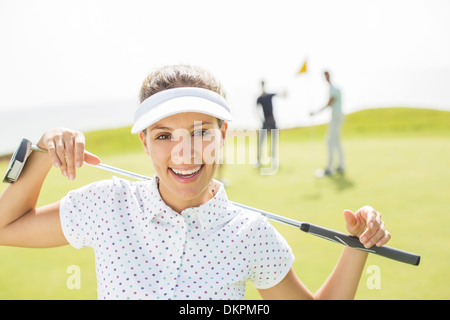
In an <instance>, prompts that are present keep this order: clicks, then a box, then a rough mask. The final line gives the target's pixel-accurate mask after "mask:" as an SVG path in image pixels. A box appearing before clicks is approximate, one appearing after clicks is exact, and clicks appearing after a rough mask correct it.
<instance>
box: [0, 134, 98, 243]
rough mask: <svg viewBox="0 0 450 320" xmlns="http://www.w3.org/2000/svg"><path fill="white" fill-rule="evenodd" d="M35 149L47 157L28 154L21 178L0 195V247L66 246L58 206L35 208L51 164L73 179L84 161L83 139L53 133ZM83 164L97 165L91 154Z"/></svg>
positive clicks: (40, 154) (35, 153) (77, 136)
mask: <svg viewBox="0 0 450 320" xmlns="http://www.w3.org/2000/svg"><path fill="white" fill-rule="evenodd" d="M38 145H39V146H40V147H42V148H44V149H48V154H47V153H40V152H33V153H31V155H30V156H29V158H28V160H27V163H26V165H25V167H24V169H23V171H22V173H21V175H20V178H19V179H18V180H17V181H16V182H15V183H14V184H8V185H7V186H6V188H5V190H4V191H3V193H2V194H1V195H0V245H10V246H23V247H53V246H59V245H63V244H66V243H67V241H66V240H65V237H64V235H63V232H62V229H61V225H60V221H59V202H57V203H54V204H51V205H48V206H44V207H42V208H38V209H36V204H37V201H38V199H39V194H40V191H41V188H42V184H43V183H44V180H45V178H46V176H47V174H48V172H49V170H50V169H51V167H52V164H54V165H55V166H56V167H59V168H60V169H61V172H62V173H63V174H64V175H65V176H67V177H69V178H71V179H73V178H75V168H76V167H79V166H81V164H82V160H83V155H84V136H83V135H82V133H80V132H76V131H71V130H68V129H53V130H50V131H47V132H46V133H45V134H44V135H43V137H42V138H41V140H40V141H39V143H38ZM80 154H81V156H80ZM84 160H85V161H88V162H90V163H93V164H96V163H98V162H100V160H99V159H98V158H97V157H95V156H93V155H90V154H89V155H87V156H85V157H84Z"/></svg>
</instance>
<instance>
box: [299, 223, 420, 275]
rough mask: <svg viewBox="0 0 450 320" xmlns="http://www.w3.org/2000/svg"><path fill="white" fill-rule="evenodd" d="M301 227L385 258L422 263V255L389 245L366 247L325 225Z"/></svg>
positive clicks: (314, 233)
mask: <svg viewBox="0 0 450 320" xmlns="http://www.w3.org/2000/svg"><path fill="white" fill-rule="evenodd" d="M300 229H301V230H302V231H304V232H307V233H310V234H313V235H315V236H318V237H321V238H324V239H327V240H330V241H333V242H336V243H340V244H343V245H345V246H349V247H352V248H356V249H360V250H363V251H367V252H370V253H374V254H377V255H380V256H383V257H385V258H389V259H393V260H396V261H400V262H404V263H408V264H412V265H414V266H418V265H419V263H420V256H418V255H416V254H414V253H410V252H407V251H403V250H399V249H395V248H391V247H388V246H381V247H377V246H376V245H373V246H372V247H370V248H366V247H364V245H363V244H362V243H361V242H360V241H359V239H358V238H357V237H353V236H349V235H347V234H344V233H341V232H337V231H334V230H331V229H327V228H324V227H319V226H316V225H313V224H310V223H302V225H301V227H300Z"/></svg>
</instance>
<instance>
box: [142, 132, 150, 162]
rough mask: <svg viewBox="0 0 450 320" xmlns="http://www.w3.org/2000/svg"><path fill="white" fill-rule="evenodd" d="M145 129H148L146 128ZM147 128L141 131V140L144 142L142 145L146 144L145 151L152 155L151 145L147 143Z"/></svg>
mask: <svg viewBox="0 0 450 320" xmlns="http://www.w3.org/2000/svg"><path fill="white" fill-rule="evenodd" d="M145 130H147V129H145ZM145 130H144V131H141V132H140V133H139V138H141V142H142V145H143V146H144V150H145V153H146V154H147V155H148V156H150V149H149V146H148V143H147V133H146V132H145Z"/></svg>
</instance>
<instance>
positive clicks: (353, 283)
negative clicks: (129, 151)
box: [0, 65, 390, 299]
mask: <svg viewBox="0 0 450 320" xmlns="http://www.w3.org/2000/svg"><path fill="white" fill-rule="evenodd" d="M140 101H141V104H140V106H139V107H138V109H137V111H136V113H135V122H134V126H133V128H132V133H134V134H137V135H139V137H140V139H141V141H142V145H143V148H144V150H145V152H146V153H147V155H148V156H149V158H150V159H151V162H152V165H153V167H154V169H155V171H156V176H155V177H154V178H152V179H150V180H147V181H129V180H125V179H119V178H116V177H114V178H113V179H109V180H103V181H98V182H94V183H91V184H89V185H86V186H84V187H82V188H80V189H77V190H73V191H71V192H69V193H68V194H67V195H66V196H65V197H64V198H63V199H61V200H60V201H58V202H56V203H53V204H48V205H44V206H42V207H38V208H37V207H36V203H37V201H38V199H39V193H40V189H41V187H42V184H43V182H44V179H45V178H46V176H47V174H48V172H49V170H50V168H51V167H52V165H54V166H56V167H57V168H59V169H60V170H61V173H62V174H63V175H64V176H66V177H68V178H69V179H70V180H73V179H75V178H76V169H77V168H80V167H81V166H82V165H83V161H85V162H87V163H90V164H98V163H100V159H99V158H98V157H97V156H95V155H92V154H89V153H87V152H86V151H85V149H84V148H85V141H84V136H83V134H82V133H81V132H78V131H73V130H69V129H64V128H56V129H52V130H49V131H47V132H45V133H44V134H43V136H42V138H41V139H40V140H39V142H38V143H37V144H38V146H39V147H41V148H44V149H47V150H48V153H40V152H34V153H32V154H31V155H30V157H29V158H28V161H27V163H26V166H25V167H24V169H23V171H22V174H21V176H20V179H18V180H17V181H16V182H15V183H14V184H10V185H8V186H7V187H6V188H5V190H4V191H3V193H2V194H1V196H0V245H9V246H22V247H55V246H61V245H66V244H70V245H72V246H73V247H75V248H81V247H91V248H93V250H94V252H95V265H96V276H97V291H98V298H99V299H244V297H245V287H246V282H247V281H251V282H252V283H253V285H254V286H255V287H256V288H257V289H258V291H259V293H260V294H261V296H262V297H263V298H265V299H351V298H353V297H354V296H355V293H356V290H357V288H358V283H359V280H360V277H361V273H362V270H363V268H364V264H365V261H366V258H367V255H368V253H367V252H364V251H360V250H357V249H353V248H350V247H345V248H344V249H343V252H342V254H341V257H340V259H339V261H338V262H337V264H336V267H335V268H334V270H333V271H332V272H331V274H330V276H329V277H328V279H327V280H326V281H325V282H324V284H323V285H322V287H321V288H320V289H318V291H317V292H316V293H314V294H313V293H311V292H310V291H309V290H308V289H307V288H306V286H305V285H304V284H303V283H302V282H301V281H300V279H299V278H298V277H297V275H296V273H295V272H294V269H293V268H292V264H293V262H294V256H293V253H292V250H291V248H290V246H289V245H288V243H286V240H285V239H284V238H283V237H282V236H281V234H279V233H278V232H277V231H276V230H275V228H274V227H273V226H272V225H271V224H270V223H269V222H268V220H267V218H265V217H264V216H262V215H260V214H257V213H255V212H251V211H248V210H245V209H242V208H240V207H237V206H235V205H234V204H233V203H232V202H230V201H229V200H228V198H227V194H226V191H225V188H224V186H223V185H222V184H221V183H220V182H218V181H217V180H214V179H213V176H214V173H215V171H216V168H217V161H214V160H215V159H216V158H218V157H217V156H218V154H217V153H218V151H219V150H220V148H222V147H223V143H224V140H225V136H226V132H227V122H228V121H230V120H231V113H230V109H229V107H228V106H227V104H226V100H225V94H224V91H223V89H222V86H221V84H220V83H219V82H218V81H217V80H216V79H215V78H213V77H212V76H211V74H210V73H208V72H207V71H205V70H203V69H200V68H197V67H192V66H186V65H176V66H167V67H163V68H160V69H157V70H155V71H154V72H152V73H151V74H150V75H149V76H148V77H147V78H146V79H145V81H144V83H143V85H142V88H141V91H140ZM190 139H200V141H201V142H202V143H191V142H192V141H191V140H190ZM185 141H187V142H188V143H187V144H186V145H184V146H188V148H187V149H186V148H184V147H183V148H180V143H181V142H185ZM197 141H198V140H197ZM149 165H150V162H149ZM344 220H345V224H346V227H347V230H348V232H349V233H350V234H351V235H354V236H356V237H359V238H360V241H361V242H362V243H363V244H364V245H365V246H366V247H370V246H371V245H372V244H376V245H378V246H381V245H384V244H385V243H387V242H388V241H389V239H390V234H389V232H387V231H386V229H385V227H384V224H383V222H382V220H381V218H380V214H379V213H378V212H377V211H375V210H374V209H373V208H371V207H363V208H361V209H359V210H357V211H356V212H355V213H353V212H352V211H350V210H345V211H344Z"/></svg>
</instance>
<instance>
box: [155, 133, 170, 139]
mask: <svg viewBox="0 0 450 320" xmlns="http://www.w3.org/2000/svg"><path fill="white" fill-rule="evenodd" d="M168 139H170V134H160V135H159V136H157V137H156V140H168Z"/></svg>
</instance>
